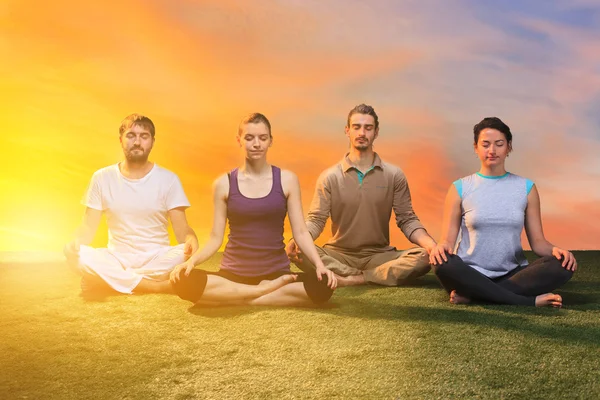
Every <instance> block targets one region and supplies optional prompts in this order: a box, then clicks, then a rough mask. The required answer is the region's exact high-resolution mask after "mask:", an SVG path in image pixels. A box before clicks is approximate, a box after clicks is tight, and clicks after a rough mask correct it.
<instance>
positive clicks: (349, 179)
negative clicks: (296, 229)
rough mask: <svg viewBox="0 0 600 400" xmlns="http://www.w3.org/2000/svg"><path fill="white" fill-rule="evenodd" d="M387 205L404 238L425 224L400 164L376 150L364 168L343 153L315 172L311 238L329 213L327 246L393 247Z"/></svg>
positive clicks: (309, 220)
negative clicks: (384, 158)
mask: <svg viewBox="0 0 600 400" xmlns="http://www.w3.org/2000/svg"><path fill="white" fill-rule="evenodd" d="M392 210H394V213H395V214H396V225H397V226H398V227H399V228H400V229H401V230H402V232H403V233H404V235H405V236H406V237H407V238H410V235H411V234H412V233H413V232H414V231H415V230H417V229H425V228H424V227H423V225H422V224H421V222H420V221H419V218H418V217H417V216H416V214H415V212H414V211H413V208H412V203H411V198H410V191H409V189H408V182H407V181H406V176H405V175H404V172H402V170H401V169H400V168H398V167H396V166H394V165H392V164H388V163H384V162H383V161H381V158H379V156H378V155H377V154H375V161H374V163H373V166H372V167H371V168H370V169H369V170H368V171H366V172H365V173H364V174H363V173H362V172H360V171H359V170H358V169H357V168H356V167H354V166H353V165H352V164H351V163H350V160H349V159H348V154H346V156H345V157H344V158H343V159H342V161H341V162H339V163H338V164H336V165H334V166H333V167H331V168H329V169H327V170H325V171H324V172H323V173H322V174H321V175H320V176H319V179H318V180H317V186H316V190H315V194H314V196H313V200H312V203H311V205H310V210H309V212H308V217H307V219H306V225H307V227H308V230H309V231H310V234H311V236H312V237H313V240H314V239H316V238H318V237H319V235H320V234H321V232H323V229H324V228H325V223H326V222H327V219H328V218H329V217H331V234H332V236H331V239H329V241H328V242H327V244H326V246H330V247H332V248H333V249H336V250H339V251H343V252H358V251H361V250H363V249H370V250H373V251H388V250H391V249H392V248H393V247H392V246H390V229H389V226H390V224H389V221H390V217H391V215H392Z"/></svg>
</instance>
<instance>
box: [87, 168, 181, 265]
mask: <svg viewBox="0 0 600 400" xmlns="http://www.w3.org/2000/svg"><path fill="white" fill-rule="evenodd" d="M82 203H83V205H85V206H86V207H90V208H93V209H95V210H100V211H104V212H105V213H106V217H107V223H108V249H109V250H110V251H111V252H116V253H132V252H133V253H147V252H152V251H156V250H157V248H160V247H161V246H169V233H168V230H167V229H168V215H167V211H169V210H172V209H174V208H177V207H186V208H187V207H189V206H190V203H189V201H188V199H187V197H186V196H185V192H184V191H183V187H182V186H181V182H180V181H179V178H178V177H177V175H175V174H174V173H173V172H171V171H169V170H167V169H164V168H162V167H159V166H158V165H156V164H154V166H153V167H152V169H151V170H150V172H148V174H146V176H144V177H143V178H141V179H129V178H126V177H125V176H124V175H123V174H122V173H121V171H120V170H119V164H114V165H111V166H108V167H106V168H102V169H100V170H98V171H96V172H95V173H94V175H93V176H92V180H91V182H90V186H89V188H88V190H87V193H86V195H85V197H84V198H83V201H82Z"/></svg>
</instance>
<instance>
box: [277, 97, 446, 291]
mask: <svg viewBox="0 0 600 400" xmlns="http://www.w3.org/2000/svg"><path fill="white" fill-rule="evenodd" d="M378 135H379V119H378V117H377V114H376V113H375V110H374V109H373V107H371V106H368V105H365V104H361V105H358V106H356V107H354V108H353V109H352V110H351V111H350V113H349V114H348V121H347V126H346V136H348V139H349V140H350V152H349V153H348V154H346V155H345V156H344V158H343V159H342V161H341V162H339V163H338V164H336V165H334V166H333V167H331V168H329V169H327V170H326V171H324V172H323V173H322V174H321V176H320V177H319V179H318V181H317V187H316V190H315V194H314V197H313V200H312V204H311V206H310V211H309V212H308V217H307V219H306V225H307V227H308V230H309V231H310V234H311V235H312V237H313V240H315V239H317V238H318V237H319V235H320V234H321V232H323V228H324V227H325V223H326V222H327V219H328V218H329V217H331V222H332V224H331V230H332V237H331V239H329V241H328V242H327V243H326V244H325V245H324V246H323V247H322V248H321V247H317V250H318V251H319V254H320V256H321V259H322V260H323V263H324V264H325V266H326V267H327V268H329V269H330V270H332V271H333V272H335V273H336V274H337V275H338V286H351V285H362V284H366V283H376V284H380V285H385V286H398V285H402V284H405V283H409V282H411V281H412V280H414V279H415V278H417V277H419V276H422V275H425V274H426V273H427V272H428V271H429V269H430V266H429V256H428V254H429V251H431V249H432V248H433V247H435V245H436V242H435V240H433V238H432V237H431V236H429V234H428V233H427V231H426V230H425V228H424V227H423V225H422V224H421V222H420V221H419V218H418V217H417V216H416V215H415V212H414V211H413V208H412V204H411V199H410V191H409V189H408V183H407V181H406V176H405V175H404V173H403V172H402V170H401V169H400V168H398V167H396V166H394V165H391V164H389V163H386V162H383V161H382V160H381V158H380V157H379V156H378V155H377V153H375V152H374V151H373V142H374V141H375V139H376V138H377V136H378ZM392 210H394V213H395V214H396V225H398V227H399V228H400V230H402V232H403V233H404V235H405V236H406V238H407V239H408V240H410V241H411V242H412V243H415V244H417V245H419V246H420V247H415V248H412V249H409V250H400V251H399V250H396V248H395V247H392V246H390V232H389V221H390V216H391V213H392ZM286 252H287V254H288V257H289V258H290V260H291V261H293V262H294V263H295V264H296V265H298V266H299V267H300V268H301V269H308V268H311V267H312V268H314V266H312V264H310V261H308V259H306V258H305V257H303V256H302V254H301V253H300V250H299V248H298V246H297V245H296V243H295V242H294V240H293V239H292V240H291V241H290V242H289V243H288V245H287V247H286Z"/></svg>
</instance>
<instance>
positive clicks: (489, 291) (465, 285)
mask: <svg viewBox="0 0 600 400" xmlns="http://www.w3.org/2000/svg"><path fill="white" fill-rule="evenodd" d="M447 257H448V261H447V262H445V263H443V264H441V265H434V266H433V271H434V272H435V275H436V276H437V277H438V279H439V281H440V283H441V284H442V286H443V287H444V289H446V290H447V291H448V293H450V292H451V291H452V290H456V293H458V294H459V295H461V296H464V297H467V298H469V299H472V300H480V301H487V302H491V303H498V304H513V305H525V306H534V305H535V297H536V296H538V295H540V294H544V293H549V292H551V291H552V290H555V289H556V288H558V287H560V286H562V285H564V284H565V283H567V282H568V281H569V279H571V277H572V276H573V272H572V271H569V270H567V269H565V268H563V267H562V264H561V263H562V262H561V261H560V260H558V259H557V258H556V257H552V256H547V257H541V258H538V259H537V260H535V261H534V262H532V263H531V264H529V265H527V266H524V267H517V268H515V269H514V270H512V271H511V272H509V273H508V274H506V275H504V276H501V277H499V278H493V279H490V278H488V277H487V276H485V275H483V274H482V273H480V272H479V271H477V270H475V269H474V268H471V267H469V266H468V265H467V264H465V263H464V261H463V260H462V259H461V258H460V257H458V256H456V255H447Z"/></svg>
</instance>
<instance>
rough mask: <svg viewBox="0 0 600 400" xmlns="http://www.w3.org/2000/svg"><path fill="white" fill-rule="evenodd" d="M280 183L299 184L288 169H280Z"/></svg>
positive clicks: (296, 176) (295, 176) (296, 177)
mask: <svg viewBox="0 0 600 400" xmlns="http://www.w3.org/2000/svg"><path fill="white" fill-rule="evenodd" d="M281 182H284V183H294V182H299V180H298V175H296V174H295V173H294V172H292V171H290V170H289V169H281Z"/></svg>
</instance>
